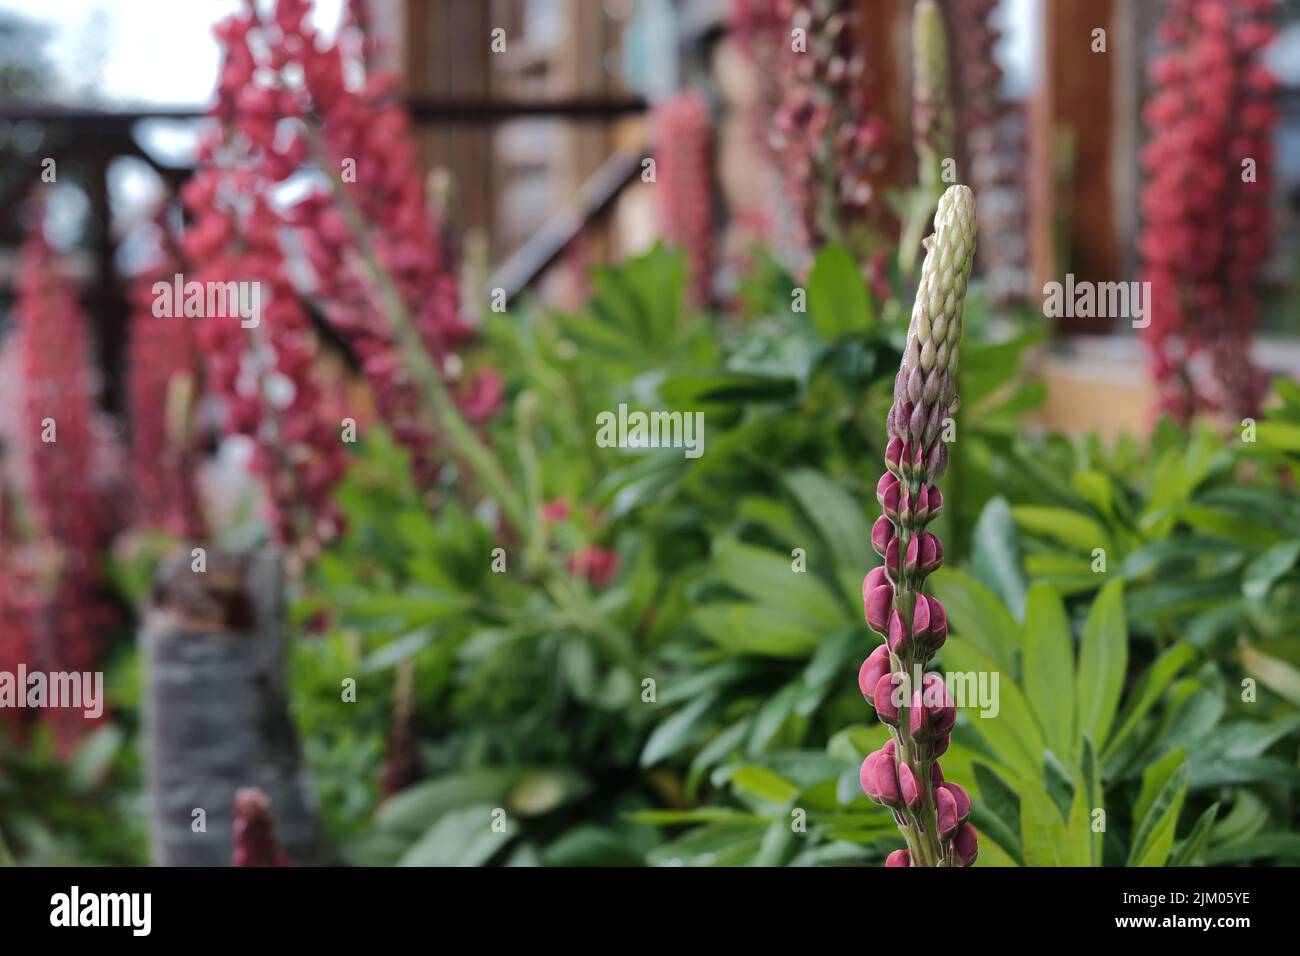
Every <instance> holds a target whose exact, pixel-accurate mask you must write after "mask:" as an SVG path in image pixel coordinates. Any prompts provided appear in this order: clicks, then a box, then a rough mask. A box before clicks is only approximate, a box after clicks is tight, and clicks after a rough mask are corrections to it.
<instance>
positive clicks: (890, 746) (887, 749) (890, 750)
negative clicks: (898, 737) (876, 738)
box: [880, 737, 898, 757]
mask: <svg viewBox="0 0 1300 956" xmlns="http://www.w3.org/2000/svg"><path fill="white" fill-rule="evenodd" d="M880 752H881V753H886V754H889V756H891V757H893V756H895V755H896V754H897V753H898V748H897V747H895V746H894V738H893V737H890V738H889V739H888V740H886V741H885V746H883V747H881V748H880Z"/></svg>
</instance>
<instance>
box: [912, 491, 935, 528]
mask: <svg viewBox="0 0 1300 956" xmlns="http://www.w3.org/2000/svg"><path fill="white" fill-rule="evenodd" d="M909 497H910V500H909V501H908V504H909V505H910V506H911V507H910V508H909V509H908V517H909V518H910V519H913V520H914V521H915V523H916V524H917V525H922V524H925V522H926V521H927V520H928V518H929V515H930V505H929V499H928V493H927V491H926V486H925V485H922V486H921V487H920V488H918V489H917V490H916V494H915V495H911V496H909Z"/></svg>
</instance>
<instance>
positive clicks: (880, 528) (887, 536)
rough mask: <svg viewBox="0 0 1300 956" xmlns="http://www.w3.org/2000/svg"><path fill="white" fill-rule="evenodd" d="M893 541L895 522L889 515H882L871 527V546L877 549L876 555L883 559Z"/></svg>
mask: <svg viewBox="0 0 1300 956" xmlns="http://www.w3.org/2000/svg"><path fill="white" fill-rule="evenodd" d="M893 540H894V522H892V521H890V520H889V516H888V515H881V516H880V517H879V518H877V519H876V523H875V524H873V525H872V526H871V546H872V547H873V548H875V549H876V554H878V555H880V556H882V557H883V556H884V554H885V551H886V549H887V548H888V547H889V542H891V541H893Z"/></svg>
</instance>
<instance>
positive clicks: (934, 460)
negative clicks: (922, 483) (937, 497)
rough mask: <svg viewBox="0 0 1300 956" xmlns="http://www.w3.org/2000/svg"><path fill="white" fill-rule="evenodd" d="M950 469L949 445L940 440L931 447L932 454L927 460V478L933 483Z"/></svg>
mask: <svg viewBox="0 0 1300 956" xmlns="http://www.w3.org/2000/svg"><path fill="white" fill-rule="evenodd" d="M947 470H948V446H947V445H945V444H944V443H943V442H939V443H938V444H937V445H935V446H934V447H933V448H931V449H930V454H929V456H928V457H927V458H926V462H925V474H926V480H927V481H929V482H930V483H931V484H934V483H935V482H937V481H938V480H939V479H940V478H942V477H943V475H944V472H946V471H947Z"/></svg>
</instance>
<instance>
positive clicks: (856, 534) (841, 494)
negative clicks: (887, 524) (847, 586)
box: [785, 468, 878, 575]
mask: <svg viewBox="0 0 1300 956" xmlns="http://www.w3.org/2000/svg"><path fill="white" fill-rule="evenodd" d="M785 486H786V487H787V488H788V489H789V490H790V493H791V494H792V495H793V496H794V498H795V500H796V501H797V502H798V503H799V507H800V509H801V510H802V511H803V512H804V514H805V515H807V517H808V519H809V520H810V521H811V522H812V523H813V525H814V527H816V529H817V531H818V533H819V534H820V535H821V537H822V540H824V541H825V542H826V544H827V545H828V546H829V547H830V549H831V554H832V556H834V558H835V563H836V564H837V565H838V566H840V567H843V568H849V569H851V570H853V571H854V573H855V574H859V575H862V574H866V573H867V571H868V570H870V569H871V567H872V566H873V565H874V564H876V563H878V559H877V558H876V557H875V552H873V551H872V550H871V528H870V527H869V526H868V524H867V519H866V517H865V516H864V515H863V514H862V509H861V508H859V507H858V506H857V504H856V503H855V502H854V501H853V499H852V498H851V497H850V496H849V495H848V494H847V493H846V492H845V491H844V489H843V488H841V487H840V486H839V485H837V484H836V483H835V482H833V481H832V480H831V479H830V478H827V477H826V476H825V475H823V474H822V473H821V472H819V471H812V470H811V469H806V468H804V469H799V470H798V471H795V472H793V473H791V474H790V475H789V476H787V477H786V479H785Z"/></svg>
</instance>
